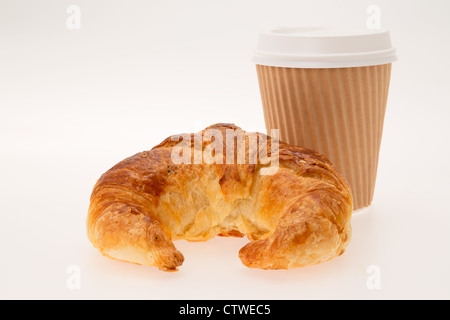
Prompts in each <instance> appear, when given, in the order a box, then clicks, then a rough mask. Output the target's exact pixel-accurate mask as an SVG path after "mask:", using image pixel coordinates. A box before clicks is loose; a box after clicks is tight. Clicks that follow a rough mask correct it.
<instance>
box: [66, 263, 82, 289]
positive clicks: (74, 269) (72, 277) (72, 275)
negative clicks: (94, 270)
mask: <svg viewBox="0 0 450 320" xmlns="http://www.w3.org/2000/svg"><path fill="white" fill-rule="evenodd" d="M66 273H67V274H68V275H69V276H68V277H67V280H66V286H67V289H69V290H80V289H81V268H80V267H79V266H77V265H70V266H68V267H67V270H66Z"/></svg>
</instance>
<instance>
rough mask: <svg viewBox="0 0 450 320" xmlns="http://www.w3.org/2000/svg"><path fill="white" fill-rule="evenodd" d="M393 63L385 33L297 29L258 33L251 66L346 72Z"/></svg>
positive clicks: (334, 29)
mask: <svg viewBox="0 0 450 320" xmlns="http://www.w3.org/2000/svg"><path fill="white" fill-rule="evenodd" d="M396 60H397V57H396V55H395V48H393V47H392V44H391V38H390V35H389V31H387V30H369V29H364V28H334V27H301V28H277V29H273V30H270V31H267V32H262V33H261V34H260V36H259V40H258V44H257V48H256V50H255V51H254V57H253V62H255V63H256V64H259V65H266V66H274V67H287V68H347V67H362V66H373V65H380V64H387V63H391V62H394V61H396Z"/></svg>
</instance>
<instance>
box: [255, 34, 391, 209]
mask: <svg viewBox="0 0 450 320" xmlns="http://www.w3.org/2000/svg"><path fill="white" fill-rule="evenodd" d="M395 60H396V57H395V50H394V49H393V48H392V46H391V42H390V37H389V33H388V32H387V31H376V32H374V31H369V30H355V29H352V30H348V29H347V30H343V29H335V28H295V29H277V30H274V31H270V32H267V33H262V34H261V36H260V41H259V43H258V49H257V50H256V51H255V57H254V61H255V62H256V64H257V73H258V80H259V84H260V89H261V98H262V104H263V109H264V118H265V123H266V129H267V130H268V132H270V130H271V129H279V130H280V139H281V140H282V141H284V142H287V143H289V144H292V145H298V146H302V147H306V148H309V149H312V150H316V151H318V152H320V153H322V154H323V155H325V156H326V157H327V158H328V159H330V161H331V162H332V163H333V164H334V165H335V166H336V168H337V169H338V170H339V171H340V172H341V173H342V174H343V175H344V176H345V177H346V179H347V180H348V182H349V183H350V186H351V188H352V193H353V198H354V209H355V210H357V209H361V208H364V207H367V206H369V205H370V204H371V202H372V199H373V194H374V188H375V180H376V175H377V166H378V155H379V150H380V144H381V137H382V131H383V122H384V114H385V110H386V103H387V97H388V91H389V81H390V74H391V62H393V61H395Z"/></svg>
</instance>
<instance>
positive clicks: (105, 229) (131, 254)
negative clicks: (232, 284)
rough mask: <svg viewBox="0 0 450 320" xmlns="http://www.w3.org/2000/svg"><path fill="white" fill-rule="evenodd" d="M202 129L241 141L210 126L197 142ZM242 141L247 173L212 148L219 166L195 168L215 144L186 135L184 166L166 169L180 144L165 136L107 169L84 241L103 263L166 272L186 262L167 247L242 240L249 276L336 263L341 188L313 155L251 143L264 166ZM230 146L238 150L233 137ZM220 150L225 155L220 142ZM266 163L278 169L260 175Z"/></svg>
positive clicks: (342, 222) (344, 213) (346, 225)
mask: <svg viewBox="0 0 450 320" xmlns="http://www.w3.org/2000/svg"><path fill="white" fill-rule="evenodd" d="M206 130H216V131H219V132H221V133H223V134H224V136H225V134H226V133H229V132H230V130H231V132H238V131H239V132H243V131H242V130H240V128H238V127H236V126H234V125H231V124H216V125H213V126H211V127H209V128H207V129H205V130H204V131H202V132H201V134H204V133H205V132H206ZM197 135H198V134H197ZM243 136H244V138H243V141H244V144H243V145H244V148H243V149H242V148H241V150H244V152H243V153H244V154H245V159H250V158H252V157H253V159H256V161H254V162H253V164H252V162H251V161H248V160H247V161H244V162H242V161H239V159H238V158H239V157H240V156H242V154H239V152H238V148H237V147H236V148H232V149H235V151H233V150H232V154H231V160H234V161H231V163H230V161H228V160H230V159H228V158H226V156H229V154H227V152H229V151H228V150H227V151H226V152H223V153H220V152H217V150H215V149H214V151H213V152H212V153H211V156H214V157H217V156H218V157H219V158H215V159H219V160H220V159H221V157H222V159H223V161H214V162H212V163H211V161H210V160H211V159H209V160H207V157H205V158H204V159H202V158H201V160H200V163H199V161H198V159H199V158H198V157H197V158H195V157H196V156H198V151H200V154H202V153H206V151H207V149H208V148H209V147H211V145H212V143H213V142H212V141H214V142H215V143H217V142H220V140H217V138H216V137H214V139H210V140H208V139H203V140H200V143H197V142H195V141H196V140H195V139H196V136H195V135H194V134H190V135H188V137H189V138H190V141H189V140H188V139H187V142H188V143H189V145H188V146H189V150H192V151H193V152H192V153H191V155H183V156H187V159H189V157H190V160H193V161H192V162H191V163H192V164H186V163H178V162H176V161H173V154H174V151H175V148H177V147H179V143H180V142H179V141H174V140H175V139H174V138H173V137H170V138H167V139H166V140H165V141H163V142H162V143H161V144H159V145H158V146H156V147H154V148H153V149H152V150H151V151H147V152H141V153H138V154H136V155H134V156H132V157H130V158H128V159H125V160H124V161H122V162H120V163H119V164H117V165H116V166H114V167H113V168H111V169H110V170H109V171H107V172H106V173H105V174H103V176H102V177H101V178H100V179H99V180H98V182H97V184H96V185H95V187H94V190H93V192H92V196H91V204H90V207H89V213H88V219H87V232H88V237H89V240H90V241H91V242H92V244H93V245H94V247H96V248H97V249H98V250H100V252H101V253H102V254H103V255H105V256H108V257H110V258H113V259H117V260H121V261H127V262H132V263H137V264H142V265H148V266H156V267H158V268H160V269H161V270H165V271H174V270H177V267H178V266H180V265H181V264H182V263H183V260H184V257H183V255H182V254H181V252H179V251H178V250H177V249H176V248H175V246H174V244H173V242H172V241H173V240H178V239H185V240H189V241H205V240H208V239H211V238H213V237H215V236H216V235H219V236H243V235H246V236H247V237H248V239H250V240H251V242H250V243H248V244H247V245H246V246H244V247H243V248H242V249H241V250H240V251H239V257H240V259H241V261H242V263H243V264H244V265H246V266H247V267H251V268H261V269H290V268H295V267H302V266H307V265H312V264H317V263H320V262H324V261H327V260H330V259H332V258H334V257H336V256H339V255H341V254H342V253H343V252H344V249H345V247H346V246H347V245H348V243H349V241H350V236H351V225H350V220H351V213H352V196H351V191H350V188H349V186H348V184H347V182H346V181H345V180H344V179H343V178H342V176H341V175H340V174H339V173H337V172H336V171H335V169H334V168H333V166H332V164H331V163H330V162H329V161H328V160H327V159H325V158H324V157H323V156H322V155H320V154H318V153H316V152H313V151H311V150H307V149H304V148H300V147H293V146H290V145H287V144H285V143H282V142H279V144H278V149H277V151H278V152H277V154H276V153H275V152H273V151H272V145H275V144H274V139H272V138H271V137H267V136H265V135H263V134H258V137H259V138H258V139H259V140H261V139H265V142H266V148H265V149H264V148H263V149H264V150H265V152H266V154H267V157H266V158H265V160H264V161H263V159H262V158H261V157H260V156H259V155H258V154H259V153H258V151H261V150H259V149H258V148H255V146H254V144H252V143H251V139H250V137H251V134H249V133H244V135H243ZM261 137H262V138H261ZM232 139H233V140H232V141H233V145H234V146H236V145H237V143H238V142H237V139H238V138H237V135H236V137H232ZM259 140H258V141H259ZM220 143H223V146H224V148H225V146H226V144H225V139H224V141H222V142H220ZM256 149H258V150H256ZM177 150H178V149H177ZM177 152H178V151H177ZM196 152H197V153H196ZM255 154H256V156H255ZM255 157H256V158H255ZM268 157H271V159H275V160H276V161H277V162H278V167H277V169H276V170H275V171H273V173H272V174H270V172H269V173H265V174H262V170H263V169H267V168H269V167H270V166H271V164H270V163H267V161H266V160H267V158H268ZM226 159H227V161H225V160H226ZM241 159H243V158H241ZM220 162H222V163H220ZM177 163H178V164H177ZM239 163H241V164H239Z"/></svg>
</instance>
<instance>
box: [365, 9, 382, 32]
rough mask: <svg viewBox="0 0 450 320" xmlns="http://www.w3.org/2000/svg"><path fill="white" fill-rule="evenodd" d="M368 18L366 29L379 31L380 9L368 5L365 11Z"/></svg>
mask: <svg viewBox="0 0 450 320" xmlns="http://www.w3.org/2000/svg"><path fill="white" fill-rule="evenodd" d="M366 12H367V14H368V15H369V17H368V18H367V21H366V26H367V29H369V30H379V29H381V9H380V7H379V6H377V5H370V6H368V7H367V10H366Z"/></svg>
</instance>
